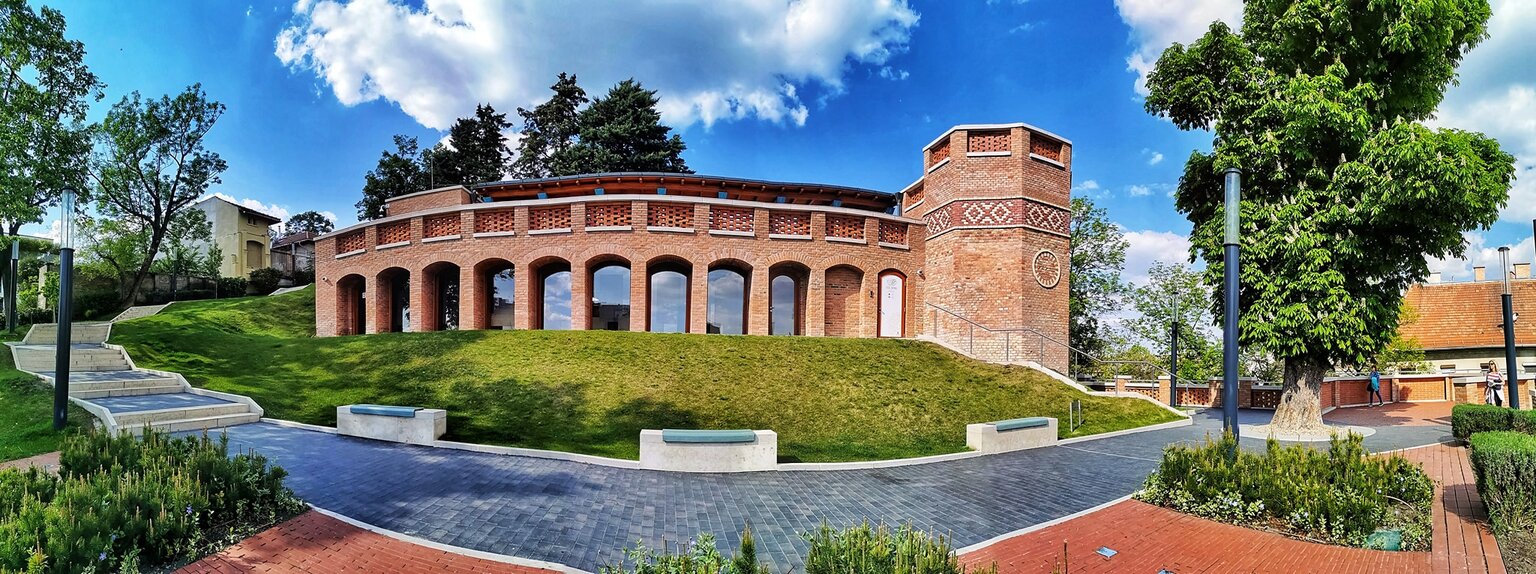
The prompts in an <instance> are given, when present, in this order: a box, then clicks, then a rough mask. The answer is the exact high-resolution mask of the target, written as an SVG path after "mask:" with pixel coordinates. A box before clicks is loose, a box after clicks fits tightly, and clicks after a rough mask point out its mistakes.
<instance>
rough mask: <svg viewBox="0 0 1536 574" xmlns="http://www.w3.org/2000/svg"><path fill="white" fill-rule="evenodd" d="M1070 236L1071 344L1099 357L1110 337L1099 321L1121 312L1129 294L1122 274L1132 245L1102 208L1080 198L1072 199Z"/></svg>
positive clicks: (1106, 350)
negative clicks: (1127, 250) (1128, 249)
mask: <svg viewBox="0 0 1536 574" xmlns="http://www.w3.org/2000/svg"><path fill="white" fill-rule="evenodd" d="M1071 236H1072V241H1071V245H1072V264H1071V269H1070V270H1069V275H1070V276H1071V277H1072V281H1071V285H1070V288H1071V293H1070V296H1069V299H1068V302H1069V303H1068V306H1069V308H1070V316H1071V329H1070V331H1069V333H1068V334H1069V342H1070V344H1071V345H1072V347H1073V348H1075V349H1078V350H1080V351H1083V352H1085V353H1088V354H1091V355H1095V356H1100V355H1103V354H1105V353H1108V352H1109V350H1110V344H1109V339H1110V337H1109V334H1108V333H1107V332H1106V331H1107V329H1106V328H1105V327H1104V326H1102V325H1101V324H1100V323H1099V318H1100V317H1102V316H1104V315H1106V314H1108V313H1110V312H1112V311H1114V310H1116V309H1119V308H1120V297H1121V296H1122V295H1123V294H1124V293H1125V291H1126V285H1125V283H1124V282H1122V281H1121V280H1120V271H1121V270H1122V269H1124V268H1125V249H1126V247H1129V246H1130V243H1129V242H1127V241H1126V240H1125V236H1124V234H1123V233H1122V232H1121V230H1120V226H1118V225H1115V224H1114V223H1113V222H1111V221H1110V220H1109V216H1108V215H1107V214H1106V213H1105V211H1104V209H1103V208H1100V207H1095V206H1094V205H1093V201H1092V200H1089V199H1085V198H1081V197H1074V198H1072V227H1071Z"/></svg>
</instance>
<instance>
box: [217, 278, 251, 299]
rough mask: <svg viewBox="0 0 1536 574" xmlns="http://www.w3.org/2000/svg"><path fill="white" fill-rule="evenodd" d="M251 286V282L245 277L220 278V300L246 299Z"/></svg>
mask: <svg viewBox="0 0 1536 574" xmlns="http://www.w3.org/2000/svg"><path fill="white" fill-rule="evenodd" d="M250 286H251V280H250V279H246V278H244V277H220V278H219V287H218V295H219V297H220V298H228V297H244V296H245V292H246V290H247V289H249V288H250Z"/></svg>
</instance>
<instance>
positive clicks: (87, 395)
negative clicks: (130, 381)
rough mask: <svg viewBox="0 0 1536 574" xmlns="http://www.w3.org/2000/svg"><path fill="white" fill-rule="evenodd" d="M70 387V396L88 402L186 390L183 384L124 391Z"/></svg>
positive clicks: (132, 388) (131, 388)
mask: <svg viewBox="0 0 1536 574" xmlns="http://www.w3.org/2000/svg"><path fill="white" fill-rule="evenodd" d="M69 387H70V388H69V396H71V397H75V398H77V399H86V400H90V399H108V398H112V397H137V396H143V395H169V394H173V393H180V392H183V391H184V390H185V389H182V388H181V383H176V384H173V385H164V386H158V387H130V388H123V389H95V390H80V391H77V390H75V388H74V387H75V386H74V385H70V386H69Z"/></svg>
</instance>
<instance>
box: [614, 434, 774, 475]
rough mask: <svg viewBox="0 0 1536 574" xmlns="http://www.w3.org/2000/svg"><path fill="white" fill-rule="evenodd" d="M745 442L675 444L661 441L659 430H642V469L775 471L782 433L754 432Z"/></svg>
mask: <svg viewBox="0 0 1536 574" xmlns="http://www.w3.org/2000/svg"><path fill="white" fill-rule="evenodd" d="M752 432H753V434H755V435H756V439H755V440H753V441H752V442H745V443H724V444H710V443H675V442H666V441H664V440H662V437H661V431H659V430H650V429H648V430H642V431H640V468H644V469H650V470H671V471H678V472H752V471H760V470H775V469H776V468H778V463H779V433H776V432H773V431H771V430H760V431H752Z"/></svg>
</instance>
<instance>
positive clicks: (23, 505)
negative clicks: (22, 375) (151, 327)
mask: <svg viewBox="0 0 1536 574" xmlns="http://www.w3.org/2000/svg"><path fill="white" fill-rule="evenodd" d="M285 476H286V474H285V473H284V472H283V470H282V468H279V467H276V466H268V465H267V461H266V459H265V458H263V457H262V456H260V455H257V454H253V453H246V454H240V455H237V456H234V457H230V456H228V444H227V441H226V440H225V439H220V440H218V441H214V440H210V439H209V438H208V437H207V436H202V437H188V438H181V439H172V438H167V437H166V436H165V435H162V434H158V433H154V432H149V431H146V432H145V434H144V435H143V436H142V437H141V438H135V437H132V436H126V435H125V436H117V437H112V436H108V435H106V434H101V433H84V434H79V435H75V436H71V437H69V438H67V439H65V442H64V445H63V449H62V453H61V455H60V472H59V476H57V477H54V476H49V475H45V474H42V473H39V472H37V471H28V472H21V471H14V470H11V471H0V570H6V569H21V568H29V563H32V562H37V561H39V560H42V561H44V562H45V566H44V567H43V568H42V569H41V571H45V572H73V571H79V570H85V569H91V570H95V571H117V570H118V569H124V570H127V569H136V568H137V564H138V562H139V561H140V560H143V561H144V562H145V563H147V564H163V563H166V562H170V561H172V560H175V559H178V558H191V557H194V556H196V555H197V554H198V553H199V552H200V551H201V550H204V549H206V547H208V546H209V545H211V544H214V543H222V542H226V541H227V540H228V539H229V538H231V537H244V536H245V535H247V534H251V533H254V532H255V531H256V530H258V529H260V528H262V527H264V526H266V525H269V524H271V523H274V522H276V521H277V520H278V519H280V518H283V517H285V516H287V515H290V514H293V513H296V512H298V511H299V510H300V509H301V508H302V504H301V503H299V501H298V500H297V499H296V498H294V497H293V493H292V492H291V491H289V490H288V489H287V488H286V487H284V486H283V484H282V483H283V478H284V477H285ZM39 554H41V558H39V556H38V555H39Z"/></svg>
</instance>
